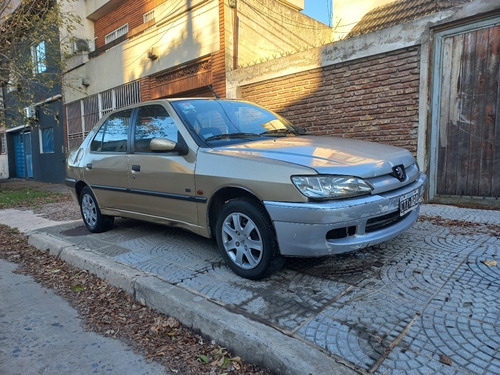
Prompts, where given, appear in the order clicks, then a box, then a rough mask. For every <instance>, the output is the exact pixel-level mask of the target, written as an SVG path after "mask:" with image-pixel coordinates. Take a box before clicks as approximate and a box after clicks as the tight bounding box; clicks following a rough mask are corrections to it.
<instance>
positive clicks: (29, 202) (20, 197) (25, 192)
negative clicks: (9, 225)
mask: <svg viewBox="0 0 500 375" xmlns="http://www.w3.org/2000/svg"><path fill="white" fill-rule="evenodd" d="M61 197H62V194H59V193H51V192H48V191H38V190H33V189H31V188H27V189H21V190H10V189H2V188H0V209H5V208H14V207H37V206H40V205H43V204H47V203H53V202H55V201H58V200H60V198H61Z"/></svg>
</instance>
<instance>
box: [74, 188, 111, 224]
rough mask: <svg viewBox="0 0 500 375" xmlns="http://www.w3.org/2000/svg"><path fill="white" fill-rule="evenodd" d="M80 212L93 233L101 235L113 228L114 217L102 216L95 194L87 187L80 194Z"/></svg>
mask: <svg viewBox="0 0 500 375" xmlns="http://www.w3.org/2000/svg"><path fill="white" fill-rule="evenodd" d="M80 212H81V213H82V218H83V222H84V223H85V226H86V227H87V229H88V230H89V231H91V232H93V233H101V232H105V231H107V230H109V229H110V228H111V227H112V226H113V222H114V219H115V218H114V217H113V216H108V215H103V214H101V210H100V209H99V206H98V204H97V201H96V199H95V196H94V193H92V190H90V188H89V187H88V186H85V187H84V188H83V189H82V192H81V193H80Z"/></svg>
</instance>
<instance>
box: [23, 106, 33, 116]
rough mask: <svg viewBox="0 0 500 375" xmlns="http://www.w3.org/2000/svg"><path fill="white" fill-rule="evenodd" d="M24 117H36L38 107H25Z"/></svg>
mask: <svg viewBox="0 0 500 375" xmlns="http://www.w3.org/2000/svg"><path fill="white" fill-rule="evenodd" d="M24 117H26V118H27V119H36V108H35V106H30V107H25V108H24Z"/></svg>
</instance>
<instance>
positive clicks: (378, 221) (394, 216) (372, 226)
mask: <svg viewBox="0 0 500 375" xmlns="http://www.w3.org/2000/svg"><path fill="white" fill-rule="evenodd" d="M408 214H409V213H407V214H406V215H404V216H400V215H399V211H396V212H392V213H390V214H387V215H384V216H378V217H374V218H372V219H369V220H368V221H367V222H366V228H365V233H371V232H375V231H377V230H380V229H384V228H387V227H390V226H391V225H394V224H396V223H397V222H399V221H401V220H403V219H404V218H405V217H406V216H407V215H408Z"/></svg>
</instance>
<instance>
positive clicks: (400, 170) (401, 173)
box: [392, 165, 406, 181]
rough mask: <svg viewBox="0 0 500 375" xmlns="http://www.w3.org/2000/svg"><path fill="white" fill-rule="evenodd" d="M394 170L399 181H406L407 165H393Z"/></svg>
mask: <svg viewBox="0 0 500 375" xmlns="http://www.w3.org/2000/svg"><path fill="white" fill-rule="evenodd" d="M392 170H393V172H394V173H393V175H394V177H396V178H397V179H398V180H399V181H404V180H406V172H405V167H404V165H396V166H395V167H392Z"/></svg>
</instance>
